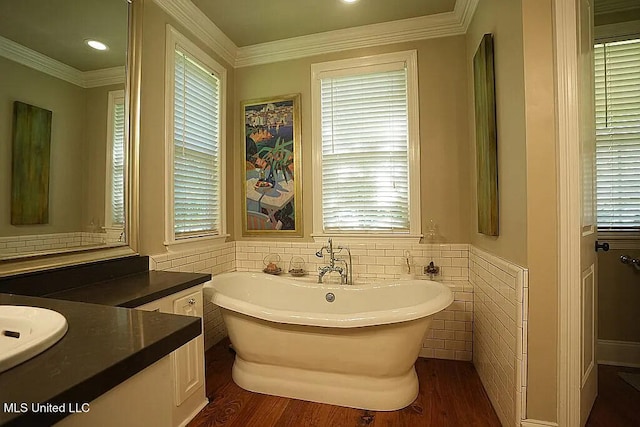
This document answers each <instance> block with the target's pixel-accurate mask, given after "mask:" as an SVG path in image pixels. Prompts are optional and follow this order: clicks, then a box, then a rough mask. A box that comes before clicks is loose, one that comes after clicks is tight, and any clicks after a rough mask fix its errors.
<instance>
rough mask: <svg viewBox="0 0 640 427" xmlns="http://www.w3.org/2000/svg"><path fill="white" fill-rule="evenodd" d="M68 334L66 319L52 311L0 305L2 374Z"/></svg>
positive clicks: (0, 359) (0, 369)
mask: <svg viewBox="0 0 640 427" xmlns="http://www.w3.org/2000/svg"><path fill="white" fill-rule="evenodd" d="M65 333H67V319H65V317H64V316H63V315H62V314H60V313H58V312H56V311H53V310H48V309H46V308H40V307H28V306H20V305H0V372H3V371H6V370H7V369H10V368H12V367H14V366H16V365H18V364H20V363H22V362H24V361H25V360H28V359H31V358H32V357H34V356H37V355H38V354H40V353H42V352H43V351H45V350H46V349H48V348H49V347H51V346H52V345H54V344H55V343H57V342H58V341H59V340H60V339H61V338H62V337H63V336H64V334H65Z"/></svg>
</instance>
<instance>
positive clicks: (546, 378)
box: [522, 0, 558, 421]
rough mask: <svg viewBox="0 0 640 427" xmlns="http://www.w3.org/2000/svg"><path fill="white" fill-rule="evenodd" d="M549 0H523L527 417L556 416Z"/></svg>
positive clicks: (554, 186)
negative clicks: (527, 302) (525, 143)
mask: <svg viewBox="0 0 640 427" xmlns="http://www.w3.org/2000/svg"><path fill="white" fill-rule="evenodd" d="M552 11H553V7H552V0H523V1H522V17H523V41H524V77H525V79H524V80H525V121H526V140H527V150H526V153H527V165H526V171H527V183H528V185H527V192H526V197H527V266H528V267H529V322H528V332H529V337H528V364H529V365H528V380H527V386H528V390H527V396H528V398H527V418H532V419H537V420H546V421H552V420H555V419H556V417H557V399H556V390H557V339H558V334H557V331H558V304H557V299H558V243H557V242H558V233H557V209H558V200H557V172H556V137H555V94H554V77H555V70H554V65H553V64H554V54H553V52H554V41H553V25H552V24H553V15H552Z"/></svg>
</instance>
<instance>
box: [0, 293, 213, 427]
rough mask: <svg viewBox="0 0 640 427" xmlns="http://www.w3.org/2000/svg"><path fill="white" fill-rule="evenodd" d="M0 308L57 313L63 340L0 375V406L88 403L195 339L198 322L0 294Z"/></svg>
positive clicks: (25, 417) (3, 418) (13, 421)
mask: <svg viewBox="0 0 640 427" xmlns="http://www.w3.org/2000/svg"><path fill="white" fill-rule="evenodd" d="M0 305H30V306H37V307H44V308H49V309H52V310H55V311H57V312H59V313H61V314H62V315H64V316H65V317H66V319H67V322H68V325H69V328H68V331H67V333H66V335H65V336H64V337H63V338H62V339H61V340H60V341H58V343H56V344H55V345H54V346H52V347H51V348H49V349H48V350H46V351H45V352H43V353H41V354H39V355H38V356H36V357H34V358H32V359H30V360H28V361H26V362H24V363H22V364H20V365H18V366H16V367H14V368H11V369H9V370H8V371H5V372H3V373H0V404H4V403H11V402H16V403H18V404H19V403H22V402H26V403H29V404H30V403H36V402H37V403H53V404H56V403H58V404H60V403H71V402H73V403H76V402H79V403H84V402H90V401H92V400H93V399H95V398H97V397H98V396H100V395H102V394H103V393H105V392H106V391H108V390H110V389H111V388H113V387H115V386H116V385H118V384H120V383H122V382H123V381H125V380H127V379H128V378H130V377H131V376H133V375H135V374H136V373H138V372H140V371H141V370H143V369H144V368H146V367H148V366H150V365H151V364H153V363H154V362H156V361H158V360H160V359H161V358H163V357H164V356H166V355H167V354H169V353H170V352H171V351H173V350H175V349H176V348H178V347H180V346H182V345H183V344H185V343H187V342H189V341H190V340H192V339H193V338H195V337H197V336H198V335H199V334H200V333H201V330H202V327H201V322H200V319H199V318H196V317H189V316H179V315H174V314H162V313H157V312H146V311H140V310H131V309H127V308H120V307H110V306H106V305H96V304H87V303H78V302H71V301H61V300H57V299H51V298H37V297H27V296H18V295H9V294H0ZM66 415H67V414H56V413H51V414H42V413H40V414H34V413H30V412H26V413H24V414H22V413H18V414H15V413H7V412H4V407H3V408H0V425H49V424H51V423H53V422H56V421H58V420H60V419H62V418H64V416H66Z"/></svg>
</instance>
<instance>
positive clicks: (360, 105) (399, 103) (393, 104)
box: [320, 69, 410, 232]
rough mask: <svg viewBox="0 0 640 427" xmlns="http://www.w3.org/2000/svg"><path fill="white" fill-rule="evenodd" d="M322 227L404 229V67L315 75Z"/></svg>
mask: <svg viewBox="0 0 640 427" xmlns="http://www.w3.org/2000/svg"><path fill="white" fill-rule="evenodd" d="M320 97H321V121H322V123H321V127H322V138H321V139H322V214H323V221H324V230H325V231H354V232H361V231H380V232H382V231H407V232H408V231H409V228H410V220H409V161H408V117H407V116H408V113H407V72H406V69H397V70H391V71H383V72H371V73H367V74H359V75H347V76H337V77H328V78H322V79H321V81H320Z"/></svg>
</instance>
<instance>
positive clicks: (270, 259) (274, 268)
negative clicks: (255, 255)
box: [262, 254, 282, 274]
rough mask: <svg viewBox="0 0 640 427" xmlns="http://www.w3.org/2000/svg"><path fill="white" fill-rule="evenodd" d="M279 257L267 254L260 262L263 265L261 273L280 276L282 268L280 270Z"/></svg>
mask: <svg viewBox="0 0 640 427" xmlns="http://www.w3.org/2000/svg"><path fill="white" fill-rule="evenodd" d="M280 261H281V259H280V255H278V254H269V255H267V256H266V257H264V259H263V260H262V262H263V263H264V268H263V269H262V271H263V272H265V273H267V274H280V273H282V268H280Z"/></svg>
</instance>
